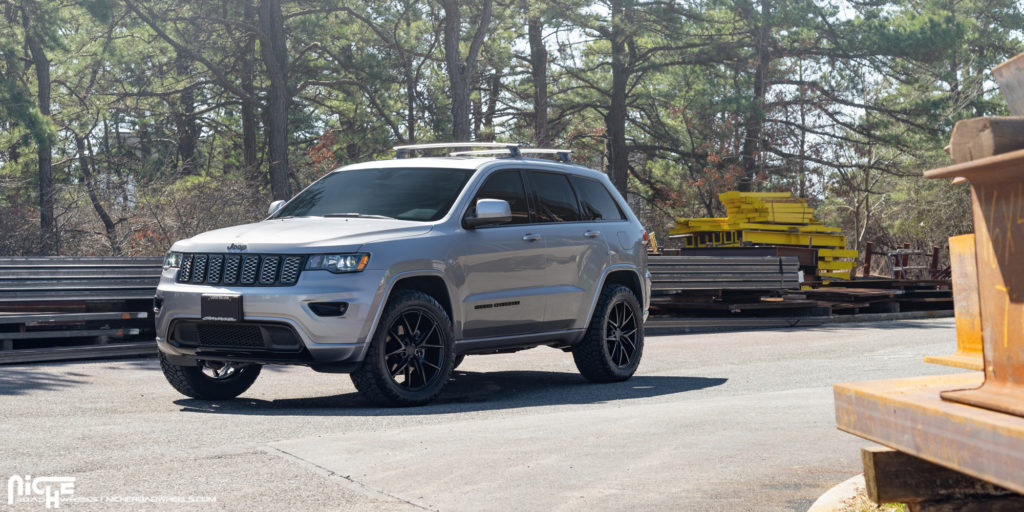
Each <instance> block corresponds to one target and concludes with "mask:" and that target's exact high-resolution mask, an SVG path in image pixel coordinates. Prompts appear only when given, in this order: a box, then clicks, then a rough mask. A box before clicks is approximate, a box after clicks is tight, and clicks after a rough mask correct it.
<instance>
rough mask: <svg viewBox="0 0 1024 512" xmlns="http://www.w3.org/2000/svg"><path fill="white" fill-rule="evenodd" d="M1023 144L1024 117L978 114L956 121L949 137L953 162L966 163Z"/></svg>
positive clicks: (1017, 147)
mask: <svg viewBox="0 0 1024 512" xmlns="http://www.w3.org/2000/svg"><path fill="white" fill-rule="evenodd" d="M1022 148H1024V117H975V118H973V119H964V120H963V121H957V123H956V125H954V126H953V134H952V135H951V136H950V138H949V154H950V156H951V157H953V162H955V163H958V164H959V163H964V162H970V161H971V160H977V159H979V158H985V157H989V156H993V155H998V154H1002V153H1008V152H1010V151H1014V150H1017V149H1022Z"/></svg>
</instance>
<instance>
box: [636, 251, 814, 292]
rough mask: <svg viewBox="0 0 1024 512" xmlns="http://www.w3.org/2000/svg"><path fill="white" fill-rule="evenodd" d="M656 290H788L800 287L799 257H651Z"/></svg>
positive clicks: (649, 260)
mask: <svg viewBox="0 0 1024 512" xmlns="http://www.w3.org/2000/svg"><path fill="white" fill-rule="evenodd" d="M647 268H648V270H650V272H651V282H652V289H653V290H661V291H683V290H787V289H795V288H799V287H800V278H799V275H798V271H799V268H800V263H799V261H798V260H797V258H796V257H793V256H787V257H781V258H780V257H758V256H739V257H721V256H651V257H650V258H649V259H648V262H647Z"/></svg>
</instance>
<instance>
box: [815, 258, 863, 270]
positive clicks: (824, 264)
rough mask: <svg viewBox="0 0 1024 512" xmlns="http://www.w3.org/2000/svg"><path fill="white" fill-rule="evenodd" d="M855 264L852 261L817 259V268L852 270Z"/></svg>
mask: <svg viewBox="0 0 1024 512" xmlns="http://www.w3.org/2000/svg"><path fill="white" fill-rule="evenodd" d="M856 265H857V264H856V263H855V262H853V261H821V260H819V261H818V270H819V271H821V270H853V267H854V266H856Z"/></svg>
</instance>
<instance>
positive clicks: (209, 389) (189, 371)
mask: <svg viewBox="0 0 1024 512" xmlns="http://www.w3.org/2000/svg"><path fill="white" fill-rule="evenodd" d="M262 368H263V367H262V366H260V365H258V364H240V363H222V362H215V361H199V364H198V365H197V366H178V365H176V364H171V363H169V362H168V361H167V358H166V357H165V356H164V354H163V353H162V352H161V353H160V369H161V370H163V372H164V377H166V378H167V382H170V383H171V386H173V387H174V389H176V390H178V392H180V393H181V394H183V395H185V396H190V397H192V398H199V399H203V400H226V399H229V398H235V397H236V396H238V395H241V394H242V393H244V392H245V391H246V390H247V389H249V387H250V386H252V384H253V382H256V377H259V375H260V370H261V369H262Z"/></svg>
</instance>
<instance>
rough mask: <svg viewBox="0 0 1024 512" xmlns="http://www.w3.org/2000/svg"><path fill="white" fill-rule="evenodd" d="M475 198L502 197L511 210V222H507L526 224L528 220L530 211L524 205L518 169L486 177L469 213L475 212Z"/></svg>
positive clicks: (524, 200) (521, 182)
mask: <svg viewBox="0 0 1024 512" xmlns="http://www.w3.org/2000/svg"><path fill="white" fill-rule="evenodd" d="M477 199H504V200H506V201H508V206H509V208H510V209H511V210H512V222H510V223H509V224H526V223H527V222H530V213H529V210H528V209H527V206H526V189H525V188H524V187H523V178H522V176H520V174H519V171H498V172H496V173H494V174H492V175H490V176H488V177H487V181H485V182H484V184H483V186H482V187H480V191H479V192H477V194H476V197H474V198H473V204H472V206H470V207H469V211H470V215H474V214H475V213H476V201H477Z"/></svg>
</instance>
